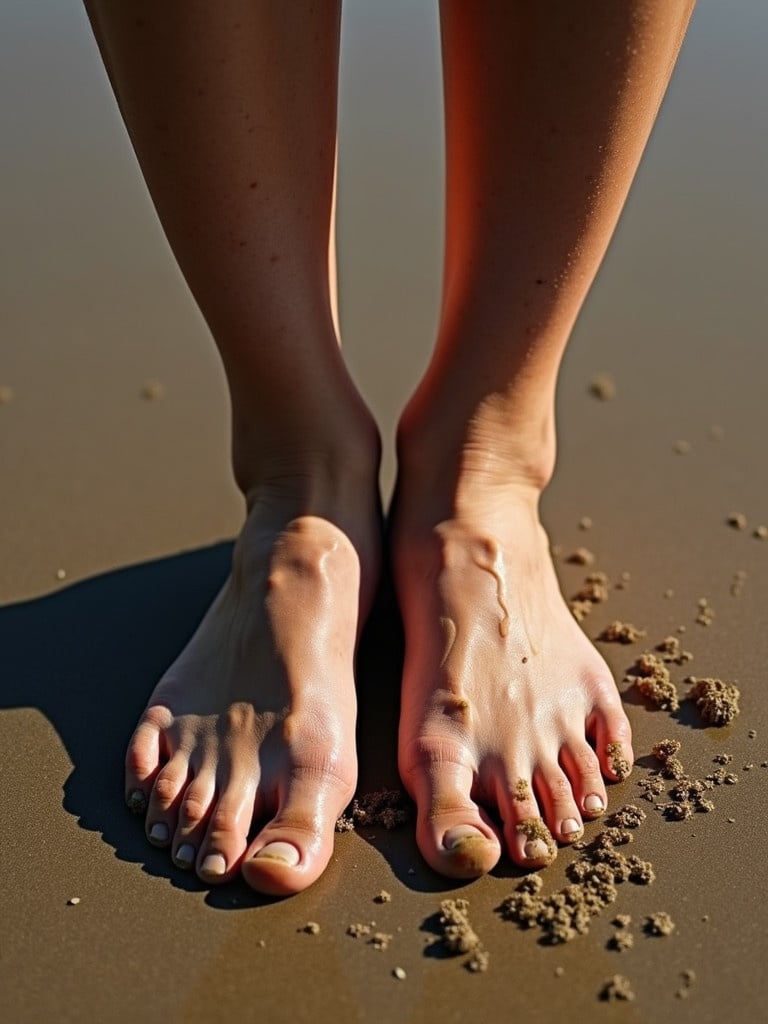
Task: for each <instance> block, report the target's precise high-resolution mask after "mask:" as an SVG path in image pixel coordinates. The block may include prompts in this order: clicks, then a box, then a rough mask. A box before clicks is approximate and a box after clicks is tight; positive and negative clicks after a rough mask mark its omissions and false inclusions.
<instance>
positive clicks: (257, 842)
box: [242, 773, 354, 896]
mask: <svg viewBox="0 0 768 1024" xmlns="http://www.w3.org/2000/svg"><path fill="white" fill-rule="evenodd" d="M353 791H354V787H353V786H346V785H343V784H340V783H339V782H338V781H337V780H335V779H334V780H332V781H331V780H323V781H321V782H318V780H317V778H316V777H313V775H312V774H311V773H310V774H309V775H303V774H302V773H296V774H295V775H294V776H293V778H292V779H291V782H290V784H289V786H288V788H287V790H286V792H285V795H284V797H283V799H282V802H281V803H280V806H279V808H278V811H277V814H275V816H274V818H273V819H272V820H271V821H270V822H268V823H267V824H266V825H265V826H264V828H263V829H262V830H261V832H259V834H258V835H257V836H256V838H255V839H254V840H253V842H252V843H251V845H250V846H249V847H248V850H247V853H246V856H245V858H244V860H243V862H242V873H243V877H244V878H245V880H246V882H247V883H248V884H249V885H250V886H251V887H252V888H253V889H256V890H257V891H258V892H263V893H267V894H269V895H272V896H290V895H293V894H294V893H297V892H301V891H302V890H303V889H306V888H307V887H308V886H310V885H311V884H312V883H313V882H315V881H317V879H318V878H319V877H320V875H322V873H323V871H325V869H326V867H327V866H328V862H329V860H330V859H331V855H332V853H333V838H334V829H335V825H336V821H337V819H338V817H339V815H340V814H341V812H342V811H343V810H344V808H345V807H346V805H347V804H348V803H349V800H350V799H351V797H352V793H353Z"/></svg>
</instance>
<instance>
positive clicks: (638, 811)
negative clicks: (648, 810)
mask: <svg viewBox="0 0 768 1024" xmlns="http://www.w3.org/2000/svg"><path fill="white" fill-rule="evenodd" d="M645 818H646V814H645V811H644V810H642V808H640V807H637V806H636V805H635V804H625V805H624V806H623V807H620V808H619V809H618V811H614V812H613V814H612V815H611V816H610V817H609V818H608V824H609V825H610V826H613V827H614V828H620V829H624V828H639V827H640V826H641V825H642V823H643V822H644V821H645Z"/></svg>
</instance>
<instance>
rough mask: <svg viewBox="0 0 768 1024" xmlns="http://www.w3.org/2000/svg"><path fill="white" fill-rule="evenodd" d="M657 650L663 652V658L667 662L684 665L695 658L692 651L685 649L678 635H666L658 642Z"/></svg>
mask: <svg viewBox="0 0 768 1024" xmlns="http://www.w3.org/2000/svg"><path fill="white" fill-rule="evenodd" d="M656 650H657V651H659V653H660V654H661V660H662V661H663V662H665V663H667V664H669V663H670V662H674V663H675V664H676V665H684V664H685V663H686V662H687V661H692V660H693V655H692V654H691V652H690V651H684V650H683V648H682V646H681V645H680V639H679V637H676V636H665V637H664V639H663V640H662V641H661V642H660V643H658V644H656Z"/></svg>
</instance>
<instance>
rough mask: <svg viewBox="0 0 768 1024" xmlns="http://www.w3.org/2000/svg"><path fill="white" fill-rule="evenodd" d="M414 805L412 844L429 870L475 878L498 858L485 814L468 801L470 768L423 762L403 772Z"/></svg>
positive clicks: (453, 763)
mask: <svg viewBox="0 0 768 1024" xmlns="http://www.w3.org/2000/svg"><path fill="white" fill-rule="evenodd" d="M405 775H406V778H407V781H408V784H409V789H410V790H411V792H412V794H413V796H414V799H415V800H416V806H417V808H418V818H417V823H416V842H417V844H418V847H419V850H420V851H421V855H422V856H423V857H424V859H425V860H426V862H427V863H428V864H429V866H430V867H431V868H434V870H435V871H437V872H439V873H440V874H441V875H447V876H448V877H449V878H479V877H480V876H481V875H484V874H486V873H487V872H488V871H490V870H491V869H492V868H493V867H494V866H495V865H496V863H497V862H498V860H499V857H500V856H501V844H500V842H499V839H498V836H497V835H496V833H495V832H494V830H493V827H492V825H491V824H490V821H489V820H488V818H487V816H486V815H484V814H483V812H482V811H481V810H480V808H479V807H478V806H477V804H476V803H475V802H474V801H473V800H472V798H471V796H470V794H471V788H472V778H473V773H472V770H471V769H470V768H469V767H468V766H466V765H464V764H461V763H459V762H454V761H449V762H446V761H441V762H439V763H438V762H432V761H427V762H425V763H423V764H422V765H421V766H417V767H415V768H414V769H413V770H411V771H410V772H408V773H405Z"/></svg>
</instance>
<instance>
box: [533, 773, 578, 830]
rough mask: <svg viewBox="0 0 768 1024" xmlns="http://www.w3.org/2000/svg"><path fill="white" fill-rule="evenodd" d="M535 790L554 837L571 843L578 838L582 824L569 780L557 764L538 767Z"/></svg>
mask: <svg viewBox="0 0 768 1024" xmlns="http://www.w3.org/2000/svg"><path fill="white" fill-rule="evenodd" d="M536 791H537V792H538V793H539V796H540V799H541V804H542V807H543V809H544V819H545V821H546V823H547V827H548V828H549V831H550V832H551V833H552V835H553V836H554V837H555V839H557V840H558V841H559V842H561V843H573V842H575V841H576V840H577V839H579V838H580V836H581V835H582V834H583V832H584V826H583V824H582V821H581V815H580V813H579V808H578V807H577V805H576V801H575V799H574V795H573V787H572V786H571V781H570V779H569V778H568V776H567V775H566V774H565V772H563V770H562V769H561V768H560V767H559V765H548V766H547V767H546V768H541V769H539V771H538V772H537V777H536Z"/></svg>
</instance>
